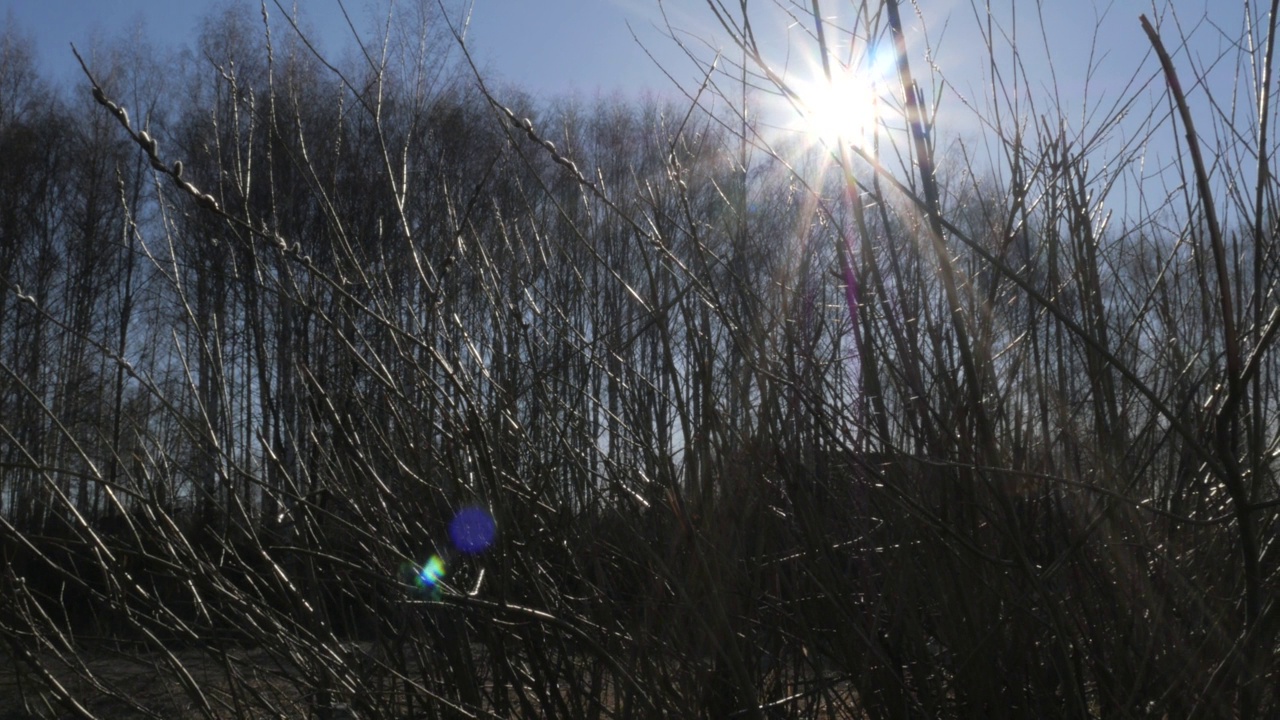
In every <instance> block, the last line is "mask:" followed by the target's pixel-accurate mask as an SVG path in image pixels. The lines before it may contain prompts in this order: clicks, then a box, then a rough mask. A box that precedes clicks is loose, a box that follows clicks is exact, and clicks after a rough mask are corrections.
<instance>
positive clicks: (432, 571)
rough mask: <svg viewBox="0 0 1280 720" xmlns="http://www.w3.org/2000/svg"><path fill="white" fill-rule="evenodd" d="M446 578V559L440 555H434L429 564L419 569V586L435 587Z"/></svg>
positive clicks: (428, 561)
mask: <svg viewBox="0 0 1280 720" xmlns="http://www.w3.org/2000/svg"><path fill="white" fill-rule="evenodd" d="M443 578H444V560H441V559H440V556H439V555H432V556H431V558H430V559H429V560H427V564H426V565H423V566H422V569H421V570H419V571H418V584H419V586H421V587H423V588H426V589H428V590H430V589H435V588H436V586H438V585H439V584H440V581H441V580H442V579H443Z"/></svg>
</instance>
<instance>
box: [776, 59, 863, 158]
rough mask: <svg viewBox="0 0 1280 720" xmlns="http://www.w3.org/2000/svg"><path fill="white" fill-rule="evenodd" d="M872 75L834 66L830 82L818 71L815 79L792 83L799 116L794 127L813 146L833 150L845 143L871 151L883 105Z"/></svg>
mask: <svg viewBox="0 0 1280 720" xmlns="http://www.w3.org/2000/svg"><path fill="white" fill-rule="evenodd" d="M873 75H874V74H873V73H867V72H858V71H855V70H848V69H843V68H835V69H833V70H832V77H831V81H830V82H827V80H826V79H825V78H823V77H822V71H821V70H818V71H817V72H816V73H815V76H816V77H817V79H816V80H814V81H807V82H795V83H793V84H792V89H793V90H794V91H795V92H796V95H797V98H796V99H797V103H796V104H797V106H798V110H799V117H798V118H797V119H796V121H795V123H794V125H793V127H792V129H794V130H797V131H799V132H801V133H803V134H804V135H805V137H806V139H807V141H808V142H809V143H811V144H814V145H817V144H822V145H824V146H825V147H827V148H830V149H832V150H834V149H835V148H837V147H838V146H839V145H840V143H844V144H845V145H846V146H848V145H853V146H856V147H858V148H861V149H863V150H865V151H867V152H871V151H872V147H871V145H872V142H871V140H872V136H873V134H874V132H875V125H876V122H877V112H878V111H879V108H880V102H879V101H878V100H877V92H876V86H875V82H874V79H873Z"/></svg>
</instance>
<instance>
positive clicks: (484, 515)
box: [449, 507, 498, 554]
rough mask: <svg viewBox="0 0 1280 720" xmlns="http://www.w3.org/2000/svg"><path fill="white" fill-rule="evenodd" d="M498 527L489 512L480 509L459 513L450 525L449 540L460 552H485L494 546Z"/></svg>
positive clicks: (465, 509) (467, 509) (474, 508)
mask: <svg viewBox="0 0 1280 720" xmlns="http://www.w3.org/2000/svg"><path fill="white" fill-rule="evenodd" d="M497 531H498V525H497V523H495V522H494V520H493V515H491V514H490V513H489V511H488V510H485V509H484V508H480V507H471V508H464V509H462V510H460V511H458V514H457V515H455V516H454V517H453V522H450V523H449V539H451V540H453V546H454V547H456V548H457V549H458V551H459V552H464V553H468V554H475V553H480V552H484V551H485V550H488V549H489V546H490V545H492V544H493V536H494V535H495V534H497Z"/></svg>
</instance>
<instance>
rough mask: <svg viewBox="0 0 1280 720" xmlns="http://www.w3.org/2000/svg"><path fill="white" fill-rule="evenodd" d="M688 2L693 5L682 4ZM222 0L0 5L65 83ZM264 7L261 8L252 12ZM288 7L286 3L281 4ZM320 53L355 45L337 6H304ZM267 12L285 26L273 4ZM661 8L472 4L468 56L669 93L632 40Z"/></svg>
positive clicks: (547, 1)
mask: <svg viewBox="0 0 1280 720" xmlns="http://www.w3.org/2000/svg"><path fill="white" fill-rule="evenodd" d="M686 2H687V0H686ZM223 4H224V3H223V2H222V0H193V1H187V2H177V1H175V0H0V8H3V10H2V11H0V13H12V16H13V17H14V18H15V19H16V20H17V23H18V26H19V27H20V28H22V30H23V31H24V32H25V33H26V34H28V35H31V36H33V37H34V39H35V41H36V46H37V51H38V53H39V57H40V60H41V66H42V67H43V68H45V69H46V72H53V73H55V74H56V75H59V76H62V77H64V78H65V77H66V76H67V75H68V74H70V73H72V72H78V69H76V66H75V63H74V60H73V58H72V57H71V53H70V51H69V44H70V43H72V42H74V43H75V44H76V45H77V47H80V48H81V49H83V48H85V47H87V46H88V45H89V44H90V41H91V39H92V38H93V37H94V36H95V35H97V36H100V37H104V38H112V37H116V36H118V35H120V34H125V33H128V32H129V31H130V30H132V29H133V28H134V27H135V26H136V25H137V23H139V22H143V23H145V27H146V28H147V30H148V32H149V34H150V35H151V36H152V37H155V38H166V39H171V40H173V41H176V42H189V41H191V40H192V39H193V38H194V37H195V33H196V31H197V28H198V25H199V21H200V19H201V18H202V17H203V16H205V15H206V14H208V13H209V12H211V11H212V10H213V9H215V8H219V7H221V6H222V5H223ZM248 4H249V5H250V6H251V7H254V8H256V7H258V3H257V1H256V0H252V1H251V2H249V3H248ZM282 4H284V5H285V7H289V5H290V3H289V2H285V3H282ZM298 4H299V6H300V8H301V12H302V15H303V17H305V18H307V19H309V20H310V22H311V23H312V24H313V26H314V27H315V29H316V30H317V31H318V33H319V34H320V36H321V38H322V40H323V42H324V45H325V46H326V47H328V48H329V49H330V50H332V49H333V48H334V47H335V46H337V45H339V44H340V43H342V42H345V41H346V39H347V38H348V36H349V32H348V30H347V28H346V24H345V21H344V20H343V19H342V14H341V11H340V8H339V4H338V2H337V0H304V1H303V2H299V3H298ZM346 5H347V8H348V10H349V11H350V12H351V13H352V15H353V16H354V18H356V21H357V23H359V22H361V20H362V19H364V18H367V17H368V15H367V11H366V10H365V9H364V8H366V7H368V6H369V3H368V2H365V0H349V1H348V2H347V3H346ZM268 10H269V11H270V13H271V14H273V15H276V16H277V17H278V16H279V13H278V11H277V10H276V8H275V6H274V4H273V3H271V2H270V0H269V1H268ZM658 17H659V16H658V15H657V14H656V3H654V2H650V1H648V0H476V2H475V5H474V10H473V14H472V19H471V26H470V32H469V34H468V37H469V43H470V45H471V48H472V51H473V52H474V53H475V54H476V55H477V57H478V59H479V60H480V61H481V62H482V63H483V64H484V66H485V67H486V68H487V70H488V71H489V72H490V73H492V74H493V75H494V76H495V77H501V78H503V79H506V80H509V81H511V82H513V83H515V84H517V85H519V86H521V87H523V88H525V89H527V90H529V91H530V92H533V93H535V94H538V95H545V94H555V93H566V92H578V93H585V94H593V93H595V92H597V91H602V92H606V93H608V92H612V91H614V90H624V91H629V90H634V89H637V88H645V87H647V88H649V89H659V90H660V89H664V88H666V87H667V86H668V85H669V83H668V82H667V81H666V79H665V78H664V77H663V76H662V74H661V72H659V71H658V69H657V68H655V67H654V66H653V63H652V62H651V61H649V60H648V58H647V57H646V55H645V53H644V51H643V50H642V49H641V47H640V46H639V45H637V43H636V42H635V40H634V39H633V37H632V34H631V33H632V30H631V29H629V27H628V24H630V28H634V30H635V32H636V33H637V35H640V36H643V37H645V38H646V42H647V43H649V44H651V45H652V44H656V43H659V42H660V41H661V40H662V37H661V34H660V33H658V32H657V31H656V30H655V29H654V25H653V21H654V20H655V19H657V18H658Z"/></svg>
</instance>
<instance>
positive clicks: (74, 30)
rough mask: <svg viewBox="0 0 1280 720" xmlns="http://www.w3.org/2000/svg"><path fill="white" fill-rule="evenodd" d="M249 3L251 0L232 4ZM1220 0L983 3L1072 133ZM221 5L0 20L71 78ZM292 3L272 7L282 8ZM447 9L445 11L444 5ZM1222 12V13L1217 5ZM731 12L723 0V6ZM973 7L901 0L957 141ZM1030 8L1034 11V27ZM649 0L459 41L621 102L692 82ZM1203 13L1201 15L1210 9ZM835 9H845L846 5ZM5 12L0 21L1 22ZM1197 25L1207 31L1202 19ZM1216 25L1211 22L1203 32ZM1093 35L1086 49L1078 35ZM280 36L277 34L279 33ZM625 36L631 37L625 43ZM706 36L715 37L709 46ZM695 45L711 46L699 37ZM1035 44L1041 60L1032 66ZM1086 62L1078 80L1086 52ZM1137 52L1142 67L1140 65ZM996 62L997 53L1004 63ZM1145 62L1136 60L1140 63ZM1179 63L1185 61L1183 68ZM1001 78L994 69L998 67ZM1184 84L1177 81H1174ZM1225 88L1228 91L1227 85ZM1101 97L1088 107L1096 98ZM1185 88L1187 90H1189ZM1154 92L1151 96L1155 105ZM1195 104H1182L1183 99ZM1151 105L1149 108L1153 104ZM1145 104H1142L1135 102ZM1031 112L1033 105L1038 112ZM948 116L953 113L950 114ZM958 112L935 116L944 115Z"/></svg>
mask: <svg viewBox="0 0 1280 720" xmlns="http://www.w3.org/2000/svg"><path fill="white" fill-rule="evenodd" d="M240 1H241V2H244V3H246V4H247V5H248V6H249V7H251V8H256V7H258V0H240ZM434 1H435V0H397V2H399V3H401V4H406V3H408V4H412V3H414V2H426V3H433V2H434ZM1218 1H1219V0H1154V1H1153V0H1042V1H1041V2H1029V1H1024V0H996V1H995V2H993V3H992V4H993V5H994V6H996V7H997V8H998V9H999V12H1000V13H1002V16H1001V17H1000V20H1001V21H1002V22H1003V23H1005V24H1006V26H1008V25H1010V24H1011V23H1010V13H1011V12H1012V10H1011V9H1012V8H1016V9H1017V10H1016V11H1017V12H1018V13H1019V17H1018V25H1019V27H1020V30H1019V34H1018V36H1017V40H1018V43H1019V47H1020V48H1021V49H1022V50H1023V54H1024V55H1025V57H1024V62H1026V67H1027V70H1028V73H1029V74H1030V76H1031V82H1032V83H1033V84H1034V85H1036V86H1039V87H1041V88H1043V89H1044V92H1049V89H1050V88H1055V87H1056V89H1057V92H1058V94H1059V97H1060V99H1061V101H1062V102H1063V104H1064V105H1065V106H1066V108H1067V109H1068V115H1069V117H1070V115H1071V113H1077V114H1076V115H1075V117H1072V118H1071V120H1072V124H1074V125H1076V126H1077V127H1078V126H1079V125H1080V124H1081V123H1083V120H1082V118H1081V117H1080V115H1079V114H1078V113H1079V112H1080V109H1081V106H1082V105H1083V97H1082V92H1083V90H1084V88H1085V87H1086V86H1088V87H1089V88H1090V89H1091V93H1092V96H1091V97H1090V98H1089V102H1090V104H1091V105H1092V106H1095V107H1096V106H1098V105H1099V104H1101V105H1102V106H1105V105H1107V104H1108V103H1109V102H1114V101H1115V100H1116V99H1117V98H1118V97H1120V96H1121V95H1122V93H1123V88H1124V85H1125V83H1126V82H1128V81H1129V80H1130V78H1131V77H1133V75H1134V73H1135V71H1136V70H1137V69H1138V68H1139V67H1141V68H1142V69H1143V70H1142V73H1140V77H1139V80H1140V81H1141V80H1142V79H1143V78H1147V79H1149V78H1151V77H1153V76H1154V75H1155V72H1156V70H1157V66H1156V64H1155V63H1154V62H1153V61H1152V60H1151V59H1150V58H1149V57H1146V56H1148V55H1149V53H1150V46H1149V44H1148V43H1147V41H1146V38H1145V37H1144V36H1143V33H1142V31H1141V29H1140V27H1139V24H1138V15H1139V14H1140V13H1144V12H1145V13H1147V14H1149V15H1152V16H1153V17H1155V18H1156V19H1157V21H1158V23H1159V24H1160V25H1161V26H1162V27H1163V28H1164V29H1165V32H1167V33H1168V34H1169V35H1170V39H1171V42H1172V35H1173V33H1174V29H1175V28H1176V27H1177V26H1178V25H1181V27H1182V28H1183V29H1184V30H1185V29H1189V28H1191V27H1193V26H1194V25H1195V24H1196V23H1200V24H1199V27H1198V29H1196V35H1195V37H1196V39H1197V43H1196V45H1195V46H1193V47H1190V48H1185V49H1183V50H1179V48H1178V47H1177V45H1176V43H1173V44H1171V48H1172V49H1173V50H1174V51H1175V52H1178V53H1179V55H1178V58H1177V59H1178V60H1179V61H1180V62H1182V61H1185V60H1186V54H1185V53H1188V52H1189V53H1190V54H1192V55H1194V56H1196V57H1198V58H1199V59H1200V61H1201V62H1207V61H1209V60H1211V59H1212V58H1213V57H1215V56H1216V54H1218V53H1220V52H1221V51H1222V49H1223V48H1224V47H1226V46H1227V45H1229V44H1230V43H1231V42H1236V41H1238V38H1236V37H1233V36H1232V33H1234V32H1237V31H1239V30H1240V28H1241V20H1240V12H1239V10H1238V9H1237V8H1236V7H1234V4H1233V3H1226V2H1225V0H1223V1H1222V2H1221V4H1220V5H1219V4H1215V3H1216V2H1218ZM227 2H228V0H187V1H185V2H179V1H177V0H0V13H7V15H8V16H10V17H12V18H14V19H15V20H16V21H17V24H18V26H19V27H20V28H21V29H22V30H23V32H25V33H27V34H29V35H31V36H33V37H34V39H35V41H36V46H37V52H38V54H39V57H40V61H41V67H42V68H43V69H44V70H45V72H46V73H47V74H53V75H54V77H55V79H59V80H63V81H64V82H65V81H67V80H74V79H78V72H79V70H78V68H77V67H76V65H75V63H74V60H73V59H72V58H71V55H70V52H69V50H68V47H69V43H72V42H75V43H76V44H77V45H79V46H81V47H86V48H87V47H88V46H89V45H90V44H91V40H92V39H93V38H94V37H95V35H96V36H97V37H99V38H102V39H106V40H110V39H111V38H114V37H118V36H121V35H125V34H128V32H129V31H130V30H131V29H133V28H135V27H136V26H137V25H138V23H140V22H141V23H145V27H146V28H147V31H148V34H149V36H150V37H152V38H155V39H158V42H157V43H156V44H158V45H164V44H173V45H181V44H187V43H191V42H192V41H193V40H194V38H195V35H196V31H197V28H198V27H199V22H200V20H201V18H203V17H205V16H206V15H208V14H210V13H211V12H213V11H214V10H216V9H218V8H220V7H222V6H224V5H225V4H226V3H227ZM291 2H292V0H283V2H282V4H285V5H286V6H288V5H289V4H290V3H291ZM386 2H388V0H346V5H347V7H348V8H349V9H350V11H351V12H352V14H353V15H354V16H355V17H356V19H357V20H356V21H357V23H358V24H364V23H367V22H369V20H370V17H371V16H370V14H369V12H370V11H369V10H367V8H370V7H374V6H379V7H381V6H384V5H385V3H386ZM788 3H790V4H792V5H795V6H796V7H798V8H804V9H807V8H808V7H809V3H808V1H807V0H804V1H799V0H780V2H779V3H775V2H773V1H772V0H752V2H751V7H752V8H753V13H754V14H755V20H756V25H755V27H756V29H757V31H758V32H759V34H760V36H761V38H762V41H763V42H765V43H766V44H767V45H768V47H769V49H770V51H771V52H772V53H773V59H774V61H775V62H776V63H777V66H778V67H780V68H785V71H786V72H788V73H792V72H796V71H800V72H803V71H805V69H806V67H807V68H815V67H816V62H815V59H814V58H812V57H809V56H808V55H807V53H808V54H811V49H812V43H811V42H810V41H809V40H808V39H807V38H806V37H805V33H806V32H807V23H805V24H803V25H801V24H796V23H791V22H789V21H788V20H787V18H785V17H783V18H781V19H780V18H779V17H778V16H777V15H776V14H775V15H772V16H771V15H769V10H770V8H774V7H776V6H777V5H778V4H781V5H783V6H785V5H787V4H788ZM447 4H452V5H456V4H458V3H457V2H455V1H452V0H449V1H448V2H447ZM1229 4H1230V5H1233V7H1232V9H1231V11H1230V12H1226V13H1224V12H1222V10H1221V8H1222V7H1224V6H1226V5H1229ZM298 5H299V7H300V9H301V12H302V14H303V16H304V18H305V19H306V20H307V21H308V22H309V23H310V24H311V25H312V26H313V27H314V28H315V29H316V31H317V33H318V35H319V37H320V39H321V42H322V44H323V45H324V46H325V47H327V48H328V49H329V50H330V52H333V50H334V48H336V47H337V46H339V45H341V44H342V43H344V42H345V41H346V40H347V39H348V37H349V31H348V30H347V29H346V25H345V21H344V20H343V19H342V14H341V12H340V6H339V0H298ZM728 5H730V6H736V5H737V3H736V2H730V3H728ZM854 5H856V3H850V2H848V0H825V2H824V3H823V8H824V11H830V12H839V11H841V9H842V8H848V7H852V6H854ZM981 5H982V2H981V0H974V1H973V2H970V0H919V3H918V5H913V4H912V3H903V7H904V16H905V19H906V21H907V22H908V23H909V24H910V25H912V26H913V27H912V28H910V29H909V36H910V37H911V38H912V41H913V45H912V48H911V50H912V56H913V60H912V62H913V63H915V65H916V70H917V78H918V79H921V84H922V85H923V86H925V87H929V86H930V82H929V79H928V77H927V73H926V72H924V70H925V68H926V67H927V64H926V63H925V62H924V60H925V55H926V52H925V48H924V46H923V44H922V43H920V42H919V38H920V37H921V36H922V34H921V28H920V26H919V24H918V21H917V19H916V17H915V15H914V12H913V8H914V7H919V8H921V9H922V11H923V13H924V16H925V22H926V27H925V28H924V29H925V30H926V31H927V35H928V37H929V39H930V42H931V44H932V45H933V48H934V52H935V53H936V54H934V55H932V56H931V57H930V60H932V61H934V62H936V64H937V66H939V67H941V68H942V69H943V71H944V72H945V73H946V74H947V76H948V78H949V79H950V80H951V81H952V82H953V84H954V92H952V93H950V94H949V95H948V96H946V97H944V99H943V105H942V111H943V112H944V115H942V116H940V118H941V119H943V120H945V121H946V122H944V123H943V124H942V127H944V128H947V129H949V130H951V131H952V132H953V133H955V134H958V135H969V136H970V137H971V139H972V135H976V134H978V133H981V132H982V127H981V125H980V123H979V122H978V121H977V119H976V116H975V115H973V114H972V113H970V114H969V115H968V117H962V116H963V115H964V112H963V111H964V107H963V103H964V101H965V100H968V101H981V100H982V99H983V97H984V95H988V94H989V93H990V90H989V88H988V86H987V83H988V82H989V73H990V66H989V64H988V63H987V62H986V58H985V53H984V52H983V49H982V47H981V42H980V39H979V36H978V34H977V32H976V31H975V28H976V26H977V24H978V23H979V22H980V21H981V20H982V18H981V17H980V16H977V15H975V11H974V9H973V8H974V6H981ZM1037 5H1039V7H1040V12H1041V13H1043V17H1042V19H1043V26H1044V29H1045V31H1044V32H1041V27H1040V22H1039V21H1040V20H1041V18H1040V17H1037ZM659 6H660V3H659V1H658V0H474V3H473V9H472V16H471V24H470V27H469V32H468V44H469V47H470V49H471V51H472V53H473V54H474V56H475V57H476V58H477V59H478V61H479V62H480V63H481V65H482V66H483V68H484V69H485V72H486V75H487V77H488V78H489V79H501V80H505V81H508V82H510V83H512V84H514V85H516V86H518V87H520V88H522V89H524V90H526V91H528V92H530V93H532V94H533V95H535V96H537V97H541V98H549V97H551V96H553V95H558V94H564V93H570V92H572V93H577V94H580V95H585V96H587V97H590V96H592V95H594V94H597V93H600V94H612V93H614V92H622V93H624V94H634V93H638V92H643V91H645V90H650V91H657V92H660V93H663V94H671V95H674V94H675V89H674V87H673V85H672V83H671V81H669V80H668V79H667V78H666V77H665V76H664V75H663V73H662V71H661V70H659V68H658V67H656V66H655V64H654V62H653V60H651V59H650V58H649V57H648V56H647V55H646V53H645V50H644V48H642V47H641V44H640V43H643V44H644V46H645V47H647V48H648V49H649V50H651V51H652V52H653V53H654V54H655V55H656V56H657V57H658V58H659V59H660V60H661V61H662V62H664V63H665V64H667V65H668V66H669V68H670V69H671V70H673V72H674V74H675V76H676V77H677V79H678V80H679V81H680V82H681V83H682V84H683V85H684V87H685V88H688V89H692V88H695V87H696V86H697V73H696V72H695V70H694V69H693V67H692V66H691V65H690V63H689V62H688V61H687V60H685V59H683V57H682V56H681V53H680V52H679V51H678V49H677V48H676V46H675V43H674V42H673V41H672V40H671V39H670V38H669V37H667V36H666V30H665V28H664V27H662V23H663V17H662V14H661V13H660V12H659ZM663 6H664V7H665V8H666V9H667V12H668V14H669V17H670V19H671V20H672V22H673V24H674V25H675V26H676V27H677V28H678V29H679V31H680V35H679V37H681V38H682V39H683V40H685V41H687V42H689V43H690V44H691V45H692V46H693V49H694V51H695V52H696V53H697V54H698V55H699V56H700V57H703V58H709V57H711V56H713V55H714V54H715V51H716V50H717V49H718V47H717V45H716V43H717V42H719V43H723V42H724V41H723V38H724V35H723V32H722V31H721V30H720V28H719V27H717V26H716V25H715V21H714V19H713V17H712V16H711V14H710V13H709V12H708V10H707V7H706V2H705V1H704V0H665V3H664V4H663ZM1211 8H1213V9H1214V13H1213V14H1210V9H1211ZM268 9H269V11H270V14H271V15H273V16H274V17H276V18H279V17H280V13H279V11H278V10H277V9H276V8H275V3H274V2H272V0H268ZM845 12H847V10H845ZM4 16H5V15H0V17H4ZM1205 18H1209V20H1210V21H1211V23H1205V22H1204V20H1205ZM1213 24H1216V26H1217V27H1214V26H1213ZM1095 29H1096V31H1097V46H1096V48H1093V47H1091V41H1092V40H1093V37H1094V32H1095ZM281 30H282V31H283V26H282V25H281ZM633 32H634V33H635V35H636V36H637V37H638V38H639V40H640V42H637V39H636V37H633ZM716 38H720V39H719V40H718V41H717V40H716ZM699 39H711V40H710V42H707V43H705V44H704V43H701V42H700V41H699ZM1046 46H1047V48H1048V50H1049V51H1050V52H1051V53H1052V57H1053V59H1054V62H1053V65H1052V68H1053V71H1054V73H1055V75H1052V76H1051V75H1050V73H1049V69H1050V65H1049V64H1048V63H1047V62H1044V61H1043V57H1044V52H1043V51H1044V48H1045V47H1046ZM1091 52H1093V53H1094V59H1095V60H1097V61H1099V67H1098V68H1096V69H1095V70H1094V71H1093V72H1092V73H1090V72H1089V71H1088V70H1087V68H1088V60H1089V58H1090V53H1091ZM1144 57H1146V59H1145V60H1144ZM1001 59H1007V56H1005V57H1002V58H1001ZM1144 63H1145V64H1144ZM1184 67H1185V64H1184ZM1002 72H1004V73H1007V72H1008V68H1007V67H1006V68H1004V69H1003V70H1002ZM1184 84H1186V83H1185V82H1184ZM1227 84H1228V85H1229V84H1230V80H1229V79H1228V81H1227ZM1100 92H1101V93H1105V95H1106V97H1105V98H1102V99H1103V100H1104V102H1102V103H1099V100H1100V98H1099V93H1100ZM1193 93H1194V89H1193ZM1159 95H1160V93H1155V96H1156V97H1157V98H1158V97H1159ZM1194 100H1195V98H1194V97H1193V101H1194ZM1156 102H1157V103H1158V102H1160V101H1159V100H1158V99H1157V100H1156ZM1150 106H1151V104H1150V102H1148V107H1150ZM1042 110H1043V108H1038V109H1037V113H1039V112H1042ZM957 111H960V112H957ZM948 112H957V114H954V115H950V116H947V115H945V113H948Z"/></svg>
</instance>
